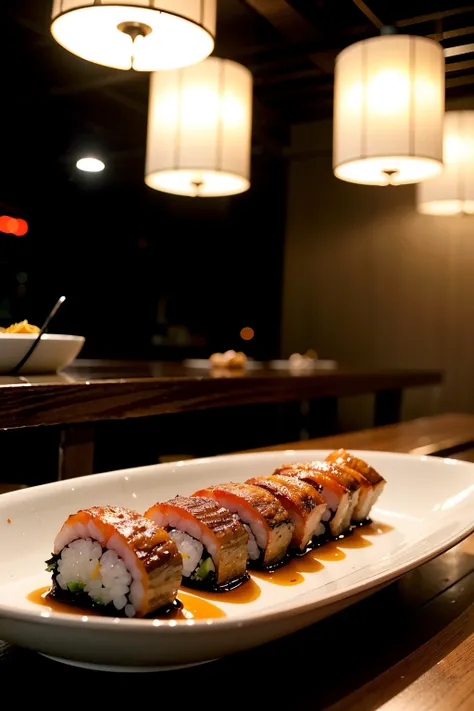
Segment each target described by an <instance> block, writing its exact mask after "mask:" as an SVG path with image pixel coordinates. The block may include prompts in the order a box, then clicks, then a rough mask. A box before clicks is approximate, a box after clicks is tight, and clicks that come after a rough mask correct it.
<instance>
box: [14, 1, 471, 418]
mask: <svg viewBox="0 0 474 711" xmlns="http://www.w3.org/2000/svg"><path fill="white" fill-rule="evenodd" d="M217 5H218V6H217V30H216V46H215V50H214V55H216V56H219V57H222V58H228V59H233V60H235V61H237V62H239V63H241V64H243V65H244V66H246V67H247V68H249V69H250V70H251V72H252V75H253V79H254V106H253V123H252V129H253V130H252V148H251V188H250V190H248V191H247V192H244V193H243V194H240V195H235V196H231V197H217V198H212V199H199V198H188V197H180V196H175V195H170V194H166V193H163V192H158V191H156V190H152V189H150V188H149V187H147V186H146V185H145V183H144V179H143V176H144V163H145V150H146V131H147V111H148V95H149V74H148V73H147V72H133V71H118V70H114V69H109V68H106V67H103V66H99V65H97V64H94V63H93V62H88V61H85V60H83V59H80V58H79V57H77V56H74V55H73V54H71V53H70V52H68V51H66V50H65V49H63V48H62V47H61V46H59V44H58V43H57V42H56V41H55V40H54V39H53V37H52V35H51V32H50V22H51V5H50V3H49V2H46V1H45V2H43V1H41V2H40V1H38V0H36V1H28V0H15V1H10V0H5V1H4V2H2V5H1V8H0V20H1V24H2V28H3V36H2V42H1V44H0V55H1V58H2V66H3V72H2V85H1V86H2V89H1V125H2V137H3V140H2V159H1V161H0V214H1V215H5V216H9V217H11V218H13V219H14V220H17V221H18V220H24V221H26V223H27V231H26V232H24V233H23V234H13V233H12V232H9V231H8V229H6V230H4V231H0V326H8V325H9V324H10V323H12V322H15V321H20V320H22V319H24V318H27V319H28V320H29V321H30V322H32V323H37V324H41V323H42V321H43V320H44V318H45V316H46V315H47V313H48V311H49V310H50V308H51V307H52V305H53V304H54V302H55V300H56V299H57V298H58V296H59V295H60V294H62V293H65V294H67V304H66V306H65V307H64V308H63V309H62V311H61V312H60V314H59V315H58V317H57V321H56V322H55V329H54V330H55V331H57V332H60V333H72V334H81V335H83V336H85V337H86V343H85V346H84V349H83V351H82V353H81V358H86V359H111V358H113V359H133V360H143V361H145V360H147V361H148V360H159V361H181V360H183V359H185V358H207V357H208V356H209V355H210V354H211V353H212V352H214V351H223V350H226V349H230V348H233V349H235V350H245V352H246V353H247V355H249V356H250V357H252V358H254V359H256V360H264V361H266V360H270V359H272V358H279V357H284V358H287V357H288V356H289V355H290V354H291V353H293V352H295V351H296V352H299V353H303V352H304V351H305V350H307V349H309V348H314V349H315V350H316V351H317V353H318V355H319V356H320V357H321V358H329V359H334V360H335V361H337V362H338V363H339V364H342V365H348V366H351V367H365V368H393V367H397V368H425V369H436V370H440V371H442V372H443V374H444V383H443V388H442V389H439V388H434V389H433V388H432V389H427V388H423V389H420V390H417V389H414V390H413V391H410V393H407V398H406V400H404V410H403V416H404V418H409V417H415V416H417V415H419V414H425V413H427V412H428V413H429V412H434V411H446V410H451V409H453V410H457V411H467V412H469V411H473V412H474V369H473V368H472V361H473V356H474V330H473V329H472V327H471V324H472V323H473V320H474V280H473V278H472V274H473V267H474V217H472V216H469V215H456V216H451V217H449V218H448V217H439V216H427V215H422V214H419V212H417V210H416V189H415V186H413V185H401V186H399V187H396V188H395V187H386V188H380V187H374V186H365V185H356V184H352V183H348V182H344V181H342V180H338V179H337V178H336V177H334V175H333V169H332V130H333V127H332V116H333V90H334V63H335V58H336V55H337V54H338V53H339V52H340V51H341V50H342V49H344V48H345V47H347V46H349V45H351V44H353V43H355V42H358V41H360V40H364V39H367V38H370V37H374V36H376V35H377V34H378V33H379V30H380V27H381V26H382V25H383V26H385V25H393V26H396V27H397V29H398V30H399V31H400V32H402V33H408V34H413V35H421V36H426V37H430V38H433V39H437V40H439V41H440V42H441V44H442V47H443V50H444V55H445V60H446V107H447V108H448V109H474V6H463V7H457V4H456V3H455V2H453V1H452V0H451V1H450V2H448V1H447V0H444V1H436V0H430V2H428V1H425V0H406V1H400V2H385V1H382V0H370V2H368V3H364V2H362V0H291V1H290V0H218V3H217ZM369 5H370V7H368V6H369ZM91 153H92V154H94V155H97V156H99V157H100V158H101V160H103V162H104V164H105V169H104V170H103V171H102V172H100V173H85V172H82V171H80V170H78V169H77V167H76V162H77V160H78V159H79V158H80V157H81V156H84V155H88V154H91ZM1 224H3V223H1V221H0V228H1ZM15 224H16V223H15ZM21 224H22V225H23V222H22V223H21ZM17 232H18V230H17ZM19 232H22V230H20V231H19ZM245 327H247V328H251V329H252V330H253V337H252V338H251V340H243V338H242V336H241V331H242V329H243V328H245ZM364 397H365V396H364ZM364 397H360V398H352V399H351V401H350V403H349V402H348V403H344V402H341V406H340V410H339V416H340V425H339V426H340V428H342V429H344V428H345V429H348V428H350V427H361V426H364V425H366V424H367V423H368V421H369V416H368V414H367V413H368V405H367V402H368V400H367V398H365V399H364Z"/></svg>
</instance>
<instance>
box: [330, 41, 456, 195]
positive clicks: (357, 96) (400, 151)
mask: <svg viewBox="0 0 474 711" xmlns="http://www.w3.org/2000/svg"><path fill="white" fill-rule="evenodd" d="M444 92H445V74H444V56H443V50H442V47H441V46H440V45H439V44H438V43H437V42H434V41H433V40H430V39H427V38H425V37H415V36H408V35H382V36H380V37H374V38H371V39H368V40H363V41H362V42H357V43H356V44H353V45H351V46H349V47H347V48H346V49H344V50H343V51H342V52H341V53H340V54H339V55H338V57H337V58H336V68H335V89H334V150H333V168H334V173H335V175H336V176H337V177H338V178H341V179H342V180H347V181H350V182H354V183H364V184H367V185H388V184H394V185H397V184H402V183H414V182H418V181H420V180H424V179H426V178H428V177H430V176H433V175H436V174H437V173H439V171H440V170H441V166H442V146H443V140H442V131H443V129H442V127H443V114H444Z"/></svg>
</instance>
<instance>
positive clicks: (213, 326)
mask: <svg viewBox="0 0 474 711" xmlns="http://www.w3.org/2000/svg"><path fill="white" fill-rule="evenodd" d="M9 129H10V130H9ZM32 130H33V131H34V132H35V136H34V138H35V140H36V141H38V142H40V141H41V135H40V128H36V127H34V126H33V127H32ZM6 133H7V135H8V136H9V137H10V141H11V143H10V146H11V148H10V149H8V150H9V151H10V153H11V155H10V156H7V157H8V158H9V160H6V161H2V162H1V164H0V200H3V202H4V205H3V206H2V207H3V212H2V214H3V213H6V214H13V215H14V216H20V217H24V218H25V219H27V220H28V223H29V226H30V230H29V232H28V234H27V235H26V236H24V237H22V238H18V237H14V236H12V235H4V234H0V324H1V325H7V324H8V323H9V322H11V321H12V320H20V319H23V318H28V319H29V320H30V321H32V322H35V323H40V322H41V321H42V319H43V318H44V317H45V315H46V313H47V312H48V310H49V309H50V308H51V306H52V304H53V303H54V301H55V300H56V299H57V298H58V296H59V295H60V294H61V293H64V294H66V295H67V306H65V307H64V310H63V313H62V314H61V316H60V317H58V321H57V322H56V326H55V328H56V330H60V331H66V332H73V333H81V334H83V335H85V336H86V338H87V345H86V347H85V349H84V351H83V355H86V356H89V357H102V356H103V357H125V356H127V357H138V358H140V357H172V358H174V357H180V356H181V355H193V354H195V355H199V354H201V353H203V354H204V353H205V354H206V355H207V354H208V352H209V351H210V350H214V349H219V350H221V349H227V348H241V347H243V346H244V345H245V346H246V349H247V351H248V352H250V353H251V354H252V355H255V356H257V357H267V356H274V355H276V354H277V352H278V343H279V323H280V300H281V269H282V245H283V236H284V209H285V207H284V206H285V199H284V196H285V166H284V163H283V162H282V161H281V160H280V159H278V158H274V157H272V156H268V155H265V154H259V155H256V156H254V160H253V168H252V187H251V189H250V191H249V192H248V193H246V194H243V195H240V196H234V197H231V198H218V199H212V198H209V199H199V198H181V197H175V196H168V195H164V194H160V193H157V192H155V191H152V190H150V189H148V188H147V187H146V186H145V185H144V184H143V182H142V177H141V176H142V170H143V168H142V161H141V160H140V159H138V160H137V161H136V162H135V164H134V171H133V172H132V173H131V175H130V176H127V174H126V171H123V169H121V168H120V166H116V165H114V163H113V161H112V162H111V163H110V164H109V165H108V167H107V169H106V171H105V172H104V174H99V175H93V174H84V175H79V174H75V173H74V170H73V169H72V168H71V165H70V164H67V163H65V164H63V163H59V162H58V161H57V159H56V158H55V159H54V160H52V159H51V156H48V155H47V151H44V149H43V148H42V149H35V148H34V146H33V145H32V141H31V140H30V141H27V142H26V143H25V144H23V143H22V141H21V140H20V137H19V132H18V126H16V127H15V126H14V125H13V122H10V126H9V127H8V126H7V128H6ZM46 142H47V136H46ZM7 153H8V151H7ZM12 154H15V156H16V158H15V159H14V160H13V159H12ZM51 155H54V151H53V149H52V148H51ZM28 164H30V165H31V172H29V170H30V169H28V167H27V166H28ZM25 275H26V277H25ZM25 278H26V281H25ZM244 326H251V327H252V328H254V330H255V333H256V338H255V339H254V341H253V342H252V343H251V344H244V343H243V341H241V339H240V337H239V332H240V329H241V328H242V327H244ZM153 338H154V343H155V345H154V346H153V345H152V339H153Z"/></svg>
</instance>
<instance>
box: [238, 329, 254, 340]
mask: <svg viewBox="0 0 474 711" xmlns="http://www.w3.org/2000/svg"><path fill="white" fill-rule="evenodd" d="M254 336H255V331H254V330H253V328H250V327H249V326H245V328H243V329H242V330H241V332H240V337H241V339H242V340H243V341H251V340H252V338H253V337H254Z"/></svg>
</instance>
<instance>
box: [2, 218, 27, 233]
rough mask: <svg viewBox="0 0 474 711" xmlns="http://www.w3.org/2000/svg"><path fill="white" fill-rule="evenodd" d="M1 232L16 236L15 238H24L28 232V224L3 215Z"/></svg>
mask: <svg viewBox="0 0 474 711" xmlns="http://www.w3.org/2000/svg"><path fill="white" fill-rule="evenodd" d="M0 232H5V233H6V234H10V235H15V237H23V235H26V233H27V232H28V223H27V221H26V220H22V219H20V218H16V217H9V216H8V215H2V216H0Z"/></svg>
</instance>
